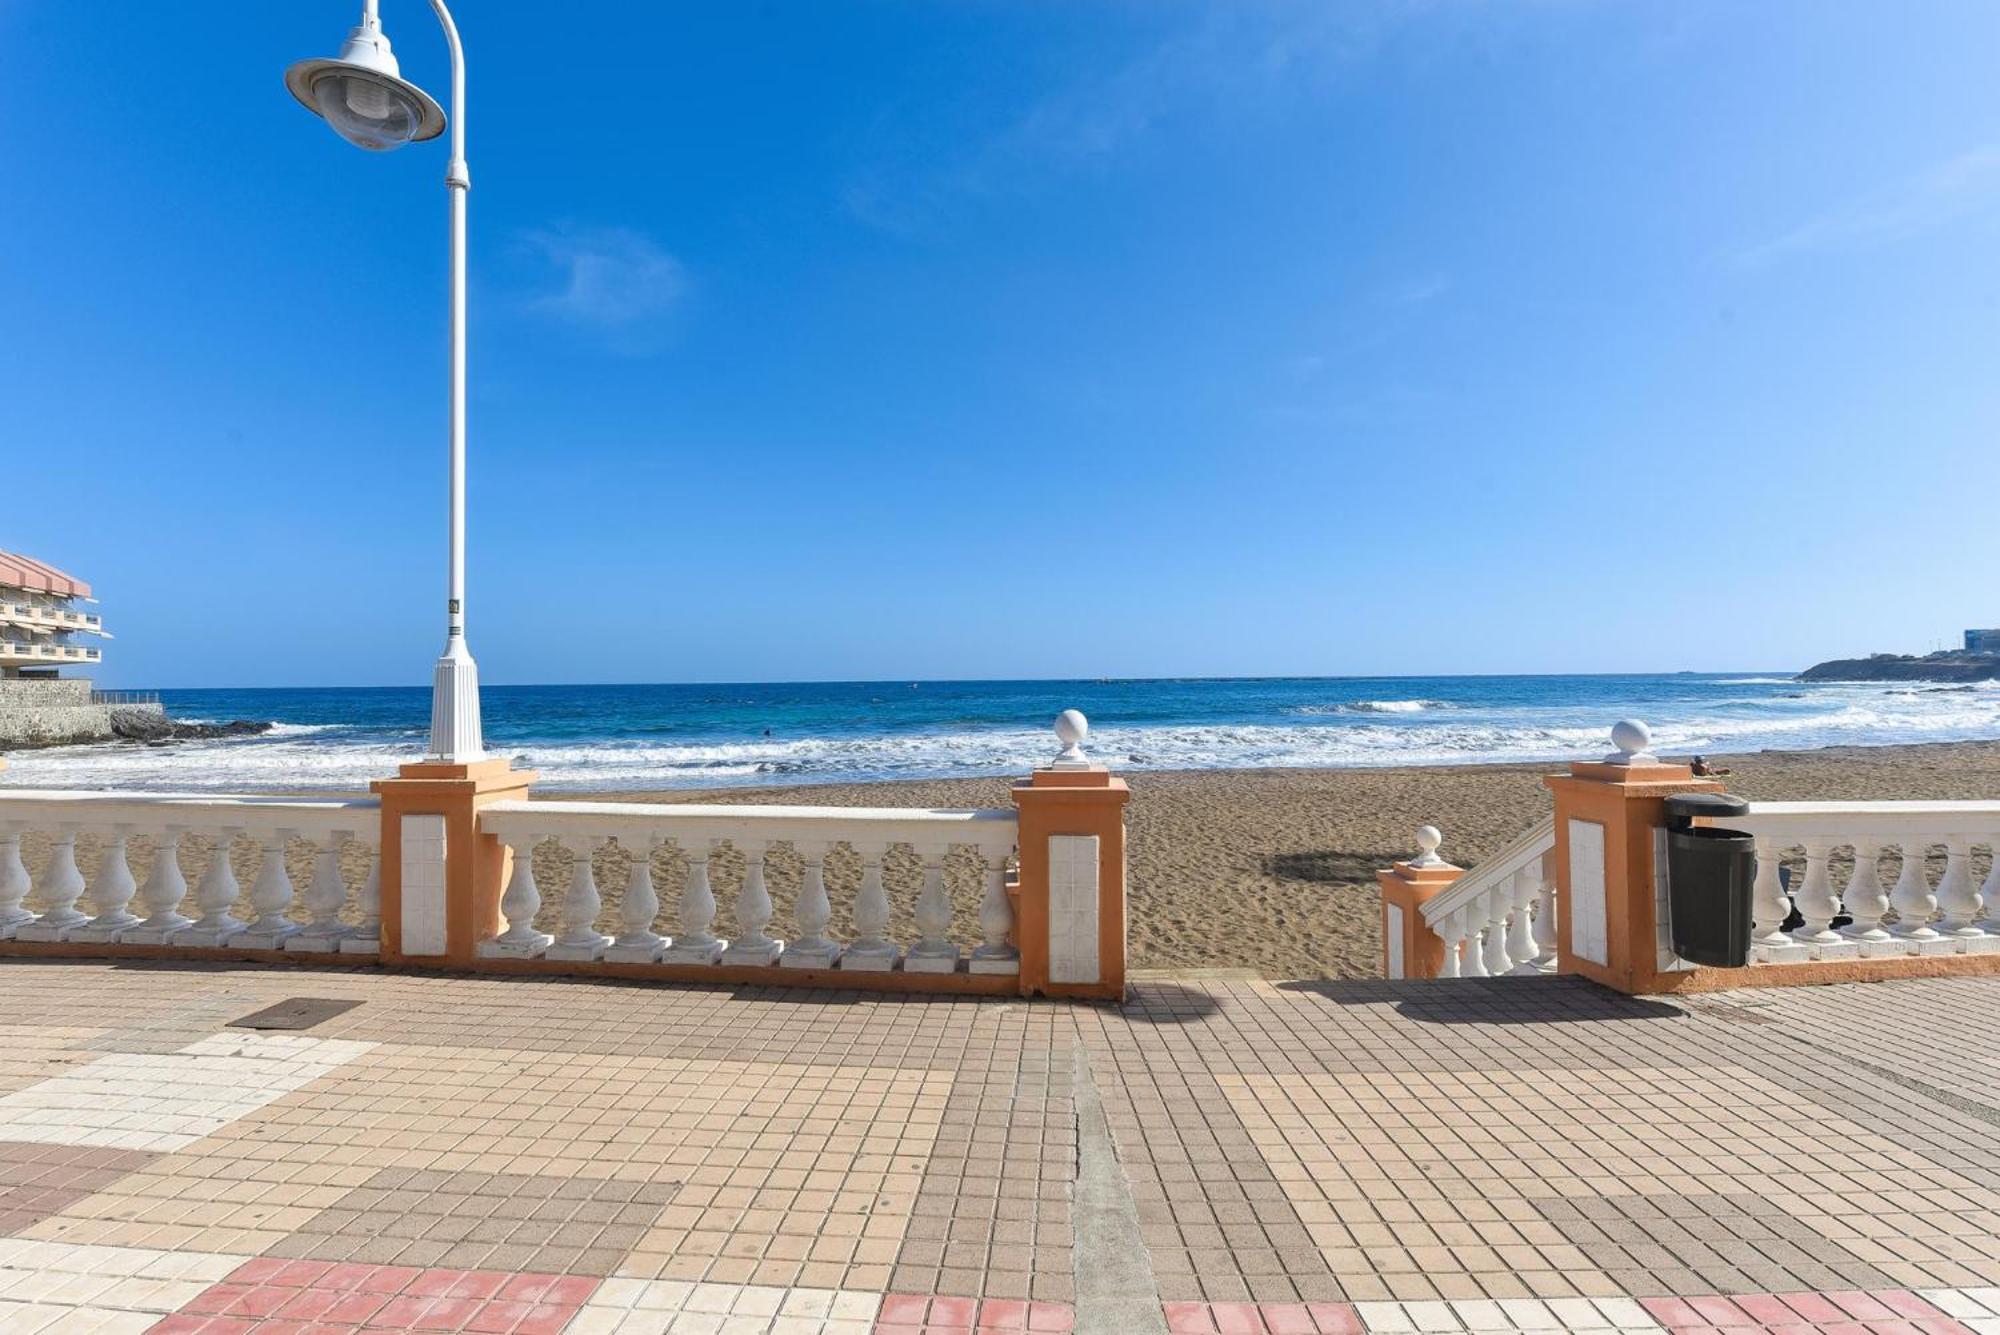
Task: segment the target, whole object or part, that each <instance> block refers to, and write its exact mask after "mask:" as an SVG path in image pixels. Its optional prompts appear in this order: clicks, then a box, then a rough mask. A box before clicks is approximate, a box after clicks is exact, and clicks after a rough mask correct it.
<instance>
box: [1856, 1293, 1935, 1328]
mask: <svg viewBox="0 0 2000 1335" xmlns="http://www.w3.org/2000/svg"><path fill="white" fill-rule="evenodd" d="M1868 1296H1869V1297H1870V1298H1873V1299H1874V1300H1875V1301H1876V1302H1878V1303H1880V1304H1882V1306H1884V1307H1886V1308H1888V1309H1889V1310H1890V1311H1891V1312H1894V1313H1895V1314H1896V1315H1897V1316H1900V1317H1906V1318H1908V1319H1909V1320H1911V1321H1915V1320H1918V1319H1919V1318H1922V1317H1927V1316H1933V1317H1935V1316H1943V1315H1945V1313H1944V1311H1943V1309H1941V1308H1939V1307H1937V1306H1936V1305H1935V1304H1933V1303H1932V1302H1931V1300H1930V1299H1928V1298H1925V1297H1923V1296H1922V1295H1920V1294H1916V1293H1912V1292H1910V1291H1909V1290H1908V1289H1871V1290H1869V1292H1868Z"/></svg>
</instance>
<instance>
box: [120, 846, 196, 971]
mask: <svg viewBox="0 0 2000 1335" xmlns="http://www.w3.org/2000/svg"><path fill="white" fill-rule="evenodd" d="M182 833H183V831H182V830H181V828H180V827H179V826H177V825H169V826H168V827H167V828H166V829H164V830H162V831H161V832H160V836H159V838H158V839H156V840H155V841H154V844H153V867H152V870H151V871H148V872H147V873H146V883H145V884H144V885H142V886H140V887H139V903H140V904H141V905H143V906H144V907H145V910H146V917H145V918H144V920H142V921H141V922H140V923H139V924H138V925H137V926H134V927H128V928H126V929H125V930H124V931H123V932H121V933H119V935H118V940H119V941H120V942H121V943H122V944H124V945H128V946H163V945H165V944H167V942H169V941H171V940H172V939H173V938H174V935H175V934H176V933H177V932H179V931H180V930H181V929H182V928H184V927H188V926H191V925H192V924H193V922H194V919H192V918H189V917H187V916H186V915H185V914H183V913H182V912H181V911H180V908H181V901H182V900H184V899H186V898H187V892H188V884H187V877H185V876H183V875H181V835H182Z"/></svg>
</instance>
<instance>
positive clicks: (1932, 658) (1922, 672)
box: [1799, 649, 2000, 682]
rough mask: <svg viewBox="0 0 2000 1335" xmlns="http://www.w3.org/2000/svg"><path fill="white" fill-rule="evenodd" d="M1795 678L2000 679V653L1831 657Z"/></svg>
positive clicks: (1955, 651)
mask: <svg viewBox="0 0 2000 1335" xmlns="http://www.w3.org/2000/svg"><path fill="white" fill-rule="evenodd" d="M1799 680H1800V681H1947V682H1968V681H1994V680H2000V654H1972V653H1967V652H1966V651H1965V650H1963V649H1943V650H1940V651H1939V652H1937V653H1934V654H1925V655H1924V656H1923V657H1921V658H1919V657H1917V656H1916V655H1915V654H1870V655H1868V657H1866V658H1834V659H1829V660H1828V661H1827V662H1824V663H1815V664H1813V665H1812V666H1811V667H1809V668H1807V669H1806V670H1805V671H1804V672H1801V673H1800V674H1799Z"/></svg>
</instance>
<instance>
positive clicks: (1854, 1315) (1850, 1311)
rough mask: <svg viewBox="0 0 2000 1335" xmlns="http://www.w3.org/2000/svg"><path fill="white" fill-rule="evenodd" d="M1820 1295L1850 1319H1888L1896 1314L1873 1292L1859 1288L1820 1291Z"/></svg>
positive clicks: (1891, 1318)
mask: <svg viewBox="0 0 2000 1335" xmlns="http://www.w3.org/2000/svg"><path fill="white" fill-rule="evenodd" d="M1820 1297H1822V1298H1824V1299H1826V1300H1827V1301H1828V1302H1830V1303H1832V1304H1833V1305H1834V1306H1835V1307H1838V1308H1839V1309H1840V1310H1841V1311H1843V1312H1845V1313H1847V1316H1848V1319H1849V1320H1851V1321H1890V1320H1893V1319H1894V1318H1895V1316H1896V1314H1895V1313H1894V1312H1893V1311H1891V1310H1890V1309H1889V1307H1888V1305H1887V1304H1885V1303H1883V1302H1882V1301H1881V1300H1880V1299H1878V1298H1876V1297H1875V1296H1874V1295H1873V1294H1868V1293H1863V1292H1861V1291H1860V1290H1859V1289H1849V1290H1847V1291H1845V1292H1842V1293H1822V1294H1821V1295H1820Z"/></svg>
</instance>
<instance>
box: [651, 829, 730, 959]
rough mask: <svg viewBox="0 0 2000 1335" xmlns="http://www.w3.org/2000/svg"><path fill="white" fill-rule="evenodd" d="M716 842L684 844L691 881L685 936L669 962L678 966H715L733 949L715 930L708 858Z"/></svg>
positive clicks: (684, 893) (684, 907) (684, 895)
mask: <svg viewBox="0 0 2000 1335" xmlns="http://www.w3.org/2000/svg"><path fill="white" fill-rule="evenodd" d="M714 848H715V841H714V840H713V839H688V840H684V841H683V842H682V844H681V851H682V852H684V853H685V854H686V855H687V881H686V882H685V884H683V885H682V887H681V934H680V935H679V936H678V937H675V938H674V944H673V946H672V948H671V949H669V950H668V951H667V953H666V958H667V959H668V960H669V961H670V962H672V963H674V964H713V963H715V962H716V961H717V960H719V959H721V958H722V952H723V951H725V950H727V949H729V943H728V942H727V941H724V940H723V939H722V938H721V937H719V936H717V935H716V934H715V933H714V931H712V930H711V929H712V928H713V927H714V926H715V891H714V890H713V889H712V888H710V886H709V883H708V855H709V854H710V853H711V852H712V851H713V850H714Z"/></svg>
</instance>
